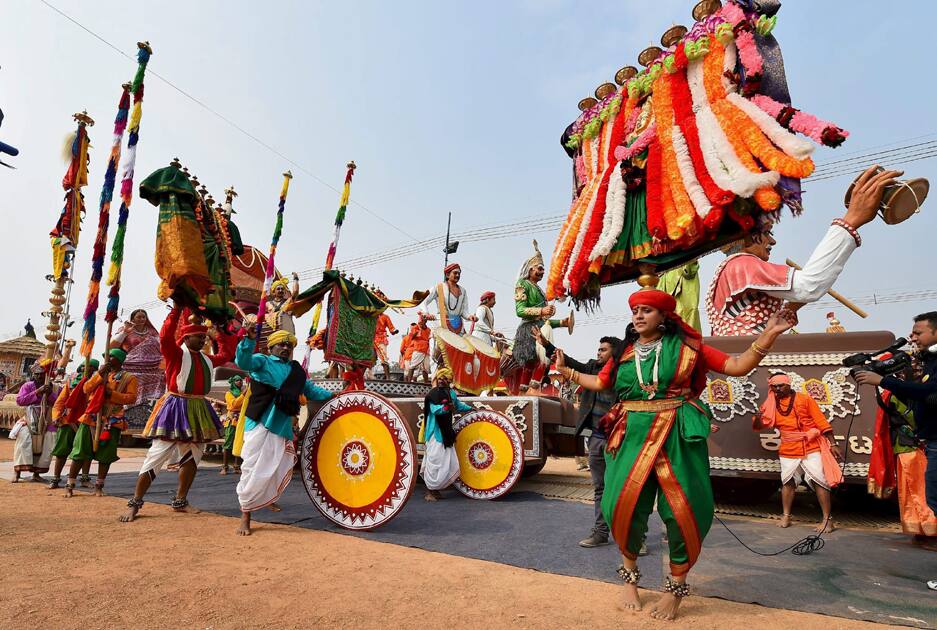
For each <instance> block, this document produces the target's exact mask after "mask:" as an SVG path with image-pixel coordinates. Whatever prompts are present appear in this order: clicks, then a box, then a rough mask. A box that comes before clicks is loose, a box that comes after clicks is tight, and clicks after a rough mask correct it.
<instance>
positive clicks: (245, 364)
mask: <svg viewBox="0 0 937 630" xmlns="http://www.w3.org/2000/svg"><path fill="white" fill-rule="evenodd" d="M248 334H249V336H245V337H244V338H243V339H241V342H240V343H239V344H238V346H237V351H236V352H235V354H234V363H235V365H237V366H238V367H239V368H241V369H242V370H244V371H245V372H253V371H256V370H259V369H260V368H262V367H263V364H264V358H263V357H262V356H261V355H258V354H254V349H255V348H256V347H257V340H256V339H254V338H253V330H251V331H250V332H249V333H248ZM229 393H230V392H229Z"/></svg>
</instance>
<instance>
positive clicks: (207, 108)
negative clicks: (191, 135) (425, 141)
mask: <svg viewBox="0 0 937 630" xmlns="http://www.w3.org/2000/svg"><path fill="white" fill-rule="evenodd" d="M40 2H42V3H43V4H44V5H46V6H47V7H49V8H50V9H52V10H53V11H55V12H56V13H58V14H59V15H61V16H62V17H64V18H65V19H66V20H68V21H69V22H71V23H72V24H74V25H75V26H77V27H79V28H80V29H81V30H83V31H85V32H86V33H88V34H89V35H91V36H92V37H94V38H95V39H97V40H98V41H100V42H102V43H103V44H105V45H106V46H108V47H109V48H112V49H114V50H115V51H117V52H118V53H120V54H121V55H123V56H124V57H126V58H128V59H131V60H133V61H135V59H134V58H133V57H131V56H130V55H128V54H127V53H125V52H124V51H123V50H121V49H120V48H119V47H117V46H116V45H114V44H112V43H111V42H109V41H108V40H106V39H104V38H103V37H101V36H100V35H98V34H97V33H95V32H94V31H92V30H91V29H90V28H88V27H87V26H85V25H84V24H82V23H81V22H79V21H78V20H76V19H75V18H73V17H72V16H70V15H68V14H67V13H65V12H63V11H62V10H60V9H59V8H58V7H56V6H54V5H52V4H50V3H49V2H47V1H46V0H40ZM147 75H149V76H153V77H155V78H157V79H159V80H160V81H162V82H163V83H165V84H166V85H168V86H169V87H171V88H172V89H174V90H175V91H176V92H178V93H179V94H181V95H183V96H184V97H186V98H187V99H189V100H190V101H192V102H193V103H195V104H196V105H198V106H199V107H201V108H202V109H204V110H205V111H207V112H209V113H211V114H212V115H214V116H216V117H218V118H219V119H220V120H222V121H224V122H225V123H227V124H228V125H230V126H231V127H233V128H234V129H235V130H237V131H238V132H240V133H242V134H244V135H245V136H246V137H248V138H250V139H251V140H253V141H254V142H256V143H257V144H259V145H260V146H262V147H263V148H265V149H267V150H268V151H270V152H271V153H273V154H274V155H276V156H277V157H279V158H281V159H283V160H285V161H286V162H288V163H289V164H291V165H292V166H294V167H296V168H297V169H299V170H300V171H302V172H303V173H305V174H306V175H308V176H309V177H311V178H312V179H314V180H315V181H317V182H319V183H320V184H322V185H323V186H325V187H326V188H328V189H329V190H332V191H334V192H336V193H339V194H341V190H339V189H338V188H336V187H335V186H333V185H332V184H330V183H329V182H327V181H326V180H324V179H322V178H321V177H319V176H318V175H316V174H315V173H313V172H312V171H310V170H309V169H308V168H306V167H305V166H304V165H302V164H300V163H299V162H297V161H296V160H294V159H292V158H291V157H289V156H287V155H286V154H285V153H283V152H282V151H280V150H279V149H277V148H276V147H274V146H272V145H270V144H268V143H267V142H265V141H264V140H262V139H261V138H259V137H257V136H256V135H254V134H253V133H251V132H249V131H248V130H247V129H245V128H244V127H242V126H241V125H239V124H238V123H236V122H235V121H233V120H232V119H230V118H228V117H227V116H225V115H224V114H222V113H221V112H219V111H217V110H215V109H213V108H212V107H210V106H209V105H208V104H206V103H205V102H204V101H201V100H200V99H198V98H197V97H195V96H193V95H192V94H190V93H189V92H187V91H186V90H184V89H182V88H181V87H179V86H178V85H176V84H175V83H173V82H172V81H170V80H169V79H167V78H166V77H164V76H162V75H161V74H159V73H158V72H156V71H155V70H153V69H152V64H151V65H150V66H149V67H148V68H147ZM351 203H352V204H354V205H355V206H357V207H359V208H361V209H362V210H364V211H365V212H367V213H368V214H370V215H371V216H373V217H374V218H376V219H377V220H379V221H381V222H382V223H384V224H385V225H388V226H390V227H391V228H393V229H394V230H396V231H397V232H400V233H401V234H403V235H404V236H406V237H407V238H409V239H411V240H414V241H415V240H416V238H414V236H413V235H411V234H409V233H407V232H406V231H404V230H402V229H401V228H400V227H398V226H396V225H394V224H393V223H391V222H390V221H387V220H386V219H384V218H383V217H382V216H380V215H379V214H377V213H376V212H374V211H373V210H371V209H370V208H368V207H367V206H365V205H364V204H363V203H361V202H359V201H356V200H354V199H352V200H351Z"/></svg>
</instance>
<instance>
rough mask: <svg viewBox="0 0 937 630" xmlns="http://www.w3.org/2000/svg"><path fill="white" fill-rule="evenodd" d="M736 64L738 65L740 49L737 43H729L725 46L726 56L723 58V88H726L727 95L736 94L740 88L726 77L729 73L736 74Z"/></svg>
mask: <svg viewBox="0 0 937 630" xmlns="http://www.w3.org/2000/svg"><path fill="white" fill-rule="evenodd" d="M736 63H738V48H736V45H735V42H729V43H728V44H726V45H725V55H723V57H722V87H724V88H725V90H726V94H734V93H735V91H736V90H737V89H738V86H736V85H735V84H734V83H733V82H732V81H730V80H729V77H727V76H726V73H727V72H728V73H730V74H731V73H733V72H735V64H736Z"/></svg>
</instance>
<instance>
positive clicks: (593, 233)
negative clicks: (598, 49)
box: [565, 99, 636, 294]
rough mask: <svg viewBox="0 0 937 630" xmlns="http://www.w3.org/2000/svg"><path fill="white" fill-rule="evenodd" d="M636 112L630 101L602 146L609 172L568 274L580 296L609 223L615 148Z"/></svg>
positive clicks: (570, 286)
mask: <svg viewBox="0 0 937 630" xmlns="http://www.w3.org/2000/svg"><path fill="white" fill-rule="evenodd" d="M633 109H634V101H633V100H632V99H628V102H627V103H626V105H625V109H623V110H619V111H618V112H617V113H616V114H615V118H614V119H611V120H609V121H608V122H607V124H606V127H607V128H608V135H607V139H606V140H605V141H604V143H603V147H602V152H603V153H604V154H605V156H606V157H605V161H604V163H605V165H606V166H605V172H604V173H603V174H602V183H601V184H600V185H599V189H598V191H597V193H596V200H595V204H594V206H593V208H592V210H591V214H588V215H587V218H585V219H583V224H584V225H585V226H587V227H586V229H585V230H581V231H580V233H581V234H582V235H583V238H582V241H581V242H580V241H578V240H577V243H576V247H575V248H574V250H573V252H572V254H571V257H570V265H569V271H568V273H567V275H566V283H565V286H566V288H568V289H570V290H571V292H572V293H573V294H578V293H579V290H580V288H581V287H582V285H583V283H585V281H586V279H587V277H588V274H589V263H590V262H591V261H592V260H593V257H592V255H591V254H592V250H593V249H594V248H595V244H596V243H597V242H598V240H599V238H600V236H601V234H602V230H603V228H604V227H605V225H606V223H608V222H607V221H606V216H607V214H608V204H607V196H608V189H609V184H610V181H609V180H610V179H611V178H614V177H615V171H616V167H617V164H616V162H615V159H614V152H615V148H616V147H618V145H620V144H621V141H622V139H623V138H624V136H625V126H626V124H627V122H629V120H630V119H631V118H632V115H631V113H632V110H633ZM635 119H636V118H635Z"/></svg>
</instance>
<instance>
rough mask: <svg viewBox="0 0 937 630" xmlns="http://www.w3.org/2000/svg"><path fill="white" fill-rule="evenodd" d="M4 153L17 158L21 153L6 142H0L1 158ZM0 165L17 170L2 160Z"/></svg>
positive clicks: (1, 112) (1, 122) (1, 118)
mask: <svg viewBox="0 0 937 630" xmlns="http://www.w3.org/2000/svg"><path fill="white" fill-rule="evenodd" d="M2 124H3V110H2V109H0V125H2ZM4 153H6V154H8V155H13V156H16V155H19V153H20V152H19V149H17V148H16V147H13V146H10V145H9V144H7V143H5V142H3V141H0V156H2V155H3V154H4ZM0 165H3V166H6V167H8V168H15V167H13V166H11V165H10V164H7V163H6V162H4V161H2V160H0Z"/></svg>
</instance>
